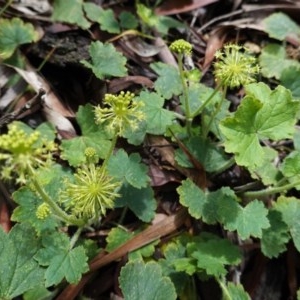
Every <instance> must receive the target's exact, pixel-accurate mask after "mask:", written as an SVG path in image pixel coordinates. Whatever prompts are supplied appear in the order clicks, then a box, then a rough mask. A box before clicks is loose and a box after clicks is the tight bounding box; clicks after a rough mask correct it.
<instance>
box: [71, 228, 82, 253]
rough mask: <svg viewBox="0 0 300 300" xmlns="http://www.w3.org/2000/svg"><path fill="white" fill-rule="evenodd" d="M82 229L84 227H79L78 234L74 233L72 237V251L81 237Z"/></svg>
mask: <svg viewBox="0 0 300 300" xmlns="http://www.w3.org/2000/svg"><path fill="white" fill-rule="evenodd" d="M82 229H83V227H79V228H78V229H77V230H76V232H75V233H74V235H73V236H72V238H71V240H70V249H72V248H73V247H74V246H75V244H76V243H77V241H78V239H79V237H80V234H81V232H82Z"/></svg>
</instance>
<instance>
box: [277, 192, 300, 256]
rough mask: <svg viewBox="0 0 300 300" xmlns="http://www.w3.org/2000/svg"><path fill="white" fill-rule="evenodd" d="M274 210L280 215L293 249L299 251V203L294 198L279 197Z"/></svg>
mask: <svg viewBox="0 0 300 300" xmlns="http://www.w3.org/2000/svg"><path fill="white" fill-rule="evenodd" d="M274 209H275V210H276V211H279V212H280V213H281V215H282V220H283V221H284V223H285V224H287V226H288V229H289V231H290V234H291V236H292V238H293V241H294V244H295V247H296V248H297V250H298V251H300V222H299V220H300V202H299V199H297V198H294V197H284V196H280V197H279V198H278V199H277V202H276V203H275V204H274Z"/></svg>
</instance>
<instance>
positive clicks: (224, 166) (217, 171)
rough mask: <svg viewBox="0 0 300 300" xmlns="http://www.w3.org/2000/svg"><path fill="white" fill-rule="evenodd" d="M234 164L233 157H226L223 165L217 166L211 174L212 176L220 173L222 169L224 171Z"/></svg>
mask: <svg viewBox="0 0 300 300" xmlns="http://www.w3.org/2000/svg"><path fill="white" fill-rule="evenodd" d="M234 164H235V159H234V157H231V158H230V159H228V160H227V161H226V162H225V163H224V164H223V165H221V166H220V167H219V169H218V170H216V171H215V172H214V173H213V174H212V176H216V175H218V174H220V173H222V172H223V171H225V170H227V169H229V168H230V167H232V166H233V165H234Z"/></svg>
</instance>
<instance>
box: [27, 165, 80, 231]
mask: <svg viewBox="0 0 300 300" xmlns="http://www.w3.org/2000/svg"><path fill="white" fill-rule="evenodd" d="M28 171H29V174H30V175H31V180H32V183H33V185H34V187H35V188H36V190H37V192H38V194H39V195H40V197H41V198H42V199H43V201H44V202H45V203H47V204H48V205H49V206H50V208H51V209H52V211H53V212H54V214H55V215H56V216H57V217H58V218H59V219H61V220H62V221H64V222H66V223H68V224H73V225H76V226H79V227H81V226H83V225H84V222H83V221H82V220H79V219H77V218H74V217H72V216H70V215H68V214H67V213H66V212H64V211H63V210H62V209H61V208H60V207H59V206H58V205H57V204H56V203H55V202H54V201H53V200H52V199H51V198H50V197H49V196H48V194H47V193H46V191H45V190H44V189H43V187H42V186H41V185H40V183H39V182H38V180H36V178H35V176H36V174H35V172H34V170H33V169H32V167H31V166H28Z"/></svg>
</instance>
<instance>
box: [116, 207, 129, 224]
mask: <svg viewBox="0 0 300 300" xmlns="http://www.w3.org/2000/svg"><path fill="white" fill-rule="evenodd" d="M127 211H128V207H127V206H125V207H124V208H123V210H122V214H121V217H120V219H119V222H118V224H122V223H123V222H124V219H125V216H126V213H127Z"/></svg>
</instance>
